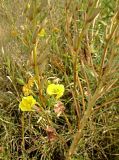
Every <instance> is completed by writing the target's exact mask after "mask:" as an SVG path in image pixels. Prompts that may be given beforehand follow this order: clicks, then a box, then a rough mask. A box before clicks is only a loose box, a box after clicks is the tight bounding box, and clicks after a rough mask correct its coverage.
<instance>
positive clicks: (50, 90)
mask: <svg viewBox="0 0 119 160" xmlns="http://www.w3.org/2000/svg"><path fill="white" fill-rule="evenodd" d="M47 94H48V95H50V96H51V95H56V97H55V98H56V99H59V98H60V97H62V96H63V94H64V86H63V85H62V84H49V85H48V87H47Z"/></svg>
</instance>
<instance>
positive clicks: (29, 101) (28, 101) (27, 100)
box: [19, 96, 36, 111]
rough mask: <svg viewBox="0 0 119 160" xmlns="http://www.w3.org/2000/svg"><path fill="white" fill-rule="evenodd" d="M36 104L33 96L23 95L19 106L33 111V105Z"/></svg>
mask: <svg viewBox="0 0 119 160" xmlns="http://www.w3.org/2000/svg"><path fill="white" fill-rule="evenodd" d="M35 104H36V100H35V99H34V98H33V96H27V97H23V98H22V101H21V102H20V104H19V108H20V109H21V110H22V111H33V106H34V105H35Z"/></svg>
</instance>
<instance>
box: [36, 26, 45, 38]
mask: <svg viewBox="0 0 119 160" xmlns="http://www.w3.org/2000/svg"><path fill="white" fill-rule="evenodd" d="M38 35H39V37H44V36H45V35H46V32H45V29H44V28H42V29H41V31H40V32H39V33H38Z"/></svg>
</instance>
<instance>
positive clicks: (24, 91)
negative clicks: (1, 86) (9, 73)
mask: <svg viewBox="0 0 119 160" xmlns="http://www.w3.org/2000/svg"><path fill="white" fill-rule="evenodd" d="M22 91H23V93H24V96H28V95H30V94H31V89H30V88H29V86H28V84H25V85H24V86H23V88H22Z"/></svg>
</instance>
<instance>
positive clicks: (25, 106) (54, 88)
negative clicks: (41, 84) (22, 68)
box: [19, 78, 65, 111]
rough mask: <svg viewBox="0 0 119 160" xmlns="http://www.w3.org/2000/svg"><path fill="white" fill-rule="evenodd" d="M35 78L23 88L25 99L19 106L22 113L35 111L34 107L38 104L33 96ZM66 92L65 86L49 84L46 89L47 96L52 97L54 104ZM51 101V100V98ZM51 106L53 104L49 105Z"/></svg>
mask: <svg viewBox="0 0 119 160" xmlns="http://www.w3.org/2000/svg"><path fill="white" fill-rule="evenodd" d="M33 81H34V78H30V79H29V81H28V83H27V84H25V85H24V86H23V90H22V91H23V94H24V97H23V98H22V101H21V102H20V104H19V108H20V109H21V110H22V111H33V107H34V105H35V104H36V100H35V99H34V97H33V96H32V95H31V94H32V93H33V90H32V87H33ZM64 91H65V88H64V85H62V84H53V83H52V84H49V85H48V86H47V89H46V93H47V95H50V96H51V99H52V100H53V101H54V102H53V104H55V103H57V102H58V100H59V99H60V98H61V97H62V96H63V94H64ZM49 101H50V98H49ZM49 104H50V105H51V103H49Z"/></svg>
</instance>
